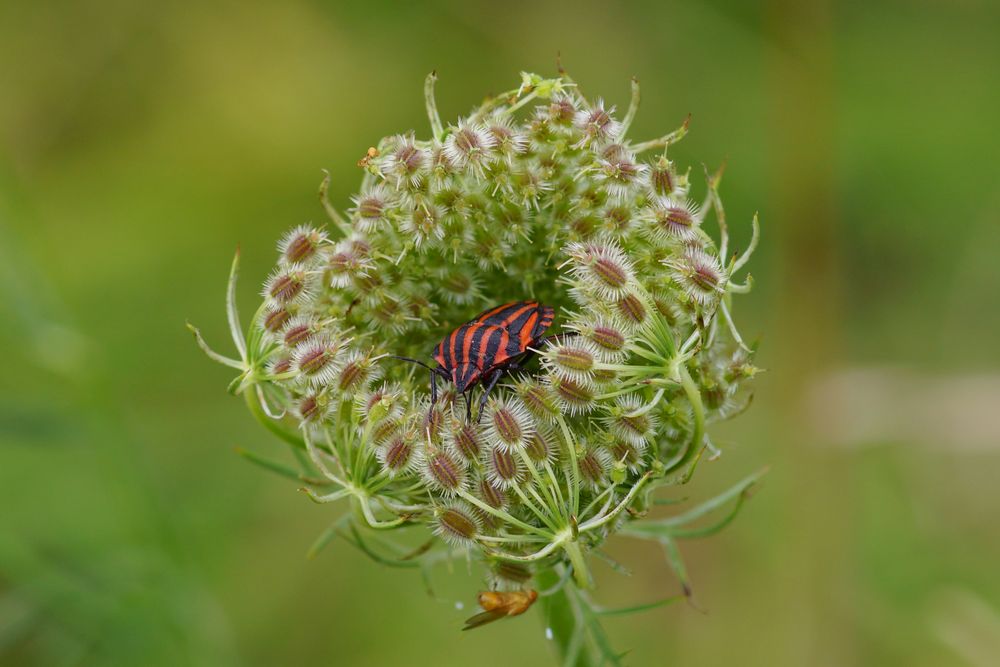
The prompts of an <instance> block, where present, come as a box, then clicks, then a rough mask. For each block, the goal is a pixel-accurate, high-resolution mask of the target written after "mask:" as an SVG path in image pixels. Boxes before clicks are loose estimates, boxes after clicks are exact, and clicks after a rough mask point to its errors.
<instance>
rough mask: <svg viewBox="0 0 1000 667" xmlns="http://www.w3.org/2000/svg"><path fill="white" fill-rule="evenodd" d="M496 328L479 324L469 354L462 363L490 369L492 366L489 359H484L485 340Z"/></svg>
mask: <svg viewBox="0 0 1000 667" xmlns="http://www.w3.org/2000/svg"><path fill="white" fill-rule="evenodd" d="M495 328H496V327H491V326H486V325H485V324H481V323H477V324H476V331H475V333H474V334H473V336H472V344H471V345H470V346H469V354H467V355H466V357H465V359H463V360H462V361H464V362H468V363H471V364H473V365H474V366H477V367H479V368H489V367H490V366H491V365H492V364H491V363H490V362H489V360H488V359H484V358H483V350H484V349H485V347H484V345H483V339H484V338H486V337H487V336H488V335H489V334H490V333H491V332H492V331H493V330H494V329H495Z"/></svg>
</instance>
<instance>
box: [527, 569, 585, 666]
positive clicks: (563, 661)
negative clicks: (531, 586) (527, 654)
mask: <svg viewBox="0 0 1000 667" xmlns="http://www.w3.org/2000/svg"><path fill="white" fill-rule="evenodd" d="M535 581H536V582H537V584H538V588H539V589H541V590H542V591H544V590H546V589H556V588H558V590H555V591H554V592H553V593H551V594H550V595H545V596H544V597H540V598H539V600H538V605H539V608H540V609H541V613H542V624H543V626H544V627H545V629H546V636H549V635H551V641H552V645H553V648H554V650H555V654H556V659H557V661H558V662H557V664H560V665H564V666H566V667H591V666H592V665H598V664H600V661H599V660H598V656H597V654H596V653H594V651H593V650H592V649H591V647H590V645H589V644H588V642H587V641H586V635H587V633H586V629H585V627H584V625H583V619H582V618H581V617H580V613H579V611H578V610H577V608H576V604H575V601H574V599H573V598H572V597H570V593H569V591H568V589H569V587H570V586H572V585H573V584H572V583H569V582H567V583H566V584H565V585H562V586H559V581H560V576H559V573H558V572H556V570H555V569H554V568H546V569H544V570H540V571H539V572H537V573H536V574H535Z"/></svg>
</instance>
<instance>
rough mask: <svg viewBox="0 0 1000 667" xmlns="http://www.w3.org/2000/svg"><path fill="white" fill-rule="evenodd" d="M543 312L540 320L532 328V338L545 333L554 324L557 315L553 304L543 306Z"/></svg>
mask: <svg viewBox="0 0 1000 667" xmlns="http://www.w3.org/2000/svg"><path fill="white" fill-rule="evenodd" d="M541 313H542V316H541V318H539V320H538V322H537V323H536V324H535V326H534V328H533V329H532V330H531V338H532V339H535V338H538V337H539V336H541V335H542V334H543V333H545V330H546V329H548V328H549V327H550V326H552V320H553V318H554V317H555V311H554V310H553V309H552V306H542V308H541Z"/></svg>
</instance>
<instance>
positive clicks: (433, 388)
mask: <svg viewBox="0 0 1000 667" xmlns="http://www.w3.org/2000/svg"><path fill="white" fill-rule="evenodd" d="M437 375H438V374H437V373H435V372H434V371H433V370H431V408H432V409H433V408H434V404H435V403H437V400H438V383H437Z"/></svg>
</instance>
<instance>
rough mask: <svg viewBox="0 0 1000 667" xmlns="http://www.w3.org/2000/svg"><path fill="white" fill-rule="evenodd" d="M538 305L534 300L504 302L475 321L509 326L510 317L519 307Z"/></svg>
mask: <svg viewBox="0 0 1000 667" xmlns="http://www.w3.org/2000/svg"><path fill="white" fill-rule="evenodd" d="M536 305H538V304H537V302H535V301H514V302H512V303H508V304H505V305H503V306H500V307H498V308H494V309H493V310H487V311H486V312H484V313H482V314H481V315H480V316H479V317H477V318H476V320H477V321H479V322H482V323H483V324H492V325H495V326H502V327H505V328H509V325H510V322H511V319H512V318H513V316H514V315H515V314H516V313H518V312H519V311H520V310H521V309H523V308H525V307H529V308H530V307H532V306H536Z"/></svg>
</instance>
